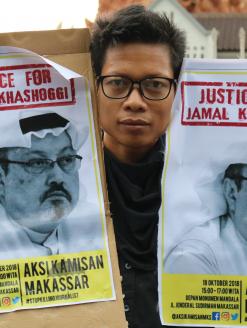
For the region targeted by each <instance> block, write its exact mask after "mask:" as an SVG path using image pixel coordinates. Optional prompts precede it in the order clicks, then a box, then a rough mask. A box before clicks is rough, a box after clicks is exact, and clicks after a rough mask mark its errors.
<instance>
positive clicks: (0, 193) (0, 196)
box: [0, 165, 6, 204]
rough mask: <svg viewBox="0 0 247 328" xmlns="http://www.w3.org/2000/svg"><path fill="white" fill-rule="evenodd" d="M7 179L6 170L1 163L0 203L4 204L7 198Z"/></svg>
mask: <svg viewBox="0 0 247 328" xmlns="http://www.w3.org/2000/svg"><path fill="white" fill-rule="evenodd" d="M5 179H6V174H5V171H4V169H3V168H2V166H1V165H0V204H3V201H4V198H5Z"/></svg>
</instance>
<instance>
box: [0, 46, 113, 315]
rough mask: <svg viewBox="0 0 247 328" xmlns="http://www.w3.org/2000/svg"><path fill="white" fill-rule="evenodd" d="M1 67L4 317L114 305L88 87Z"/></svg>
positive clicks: (50, 70) (15, 61)
mask: <svg viewBox="0 0 247 328" xmlns="http://www.w3.org/2000/svg"><path fill="white" fill-rule="evenodd" d="M0 63H1V64H0V134H1V137H0V186H1V188H0V204H1V206H0V222H1V225H0V227H1V229H0V240H1V244H0V312H9V311H14V310H18V309H30V308H40V307H51V306H58V305H69V304H77V303H85V302H94V301H105V300H112V299H115V291H114V287H113V280H112V271H111V264H110V257H109V249H108V242H107V234H106V227H105V211H104V202H103V195H102V187H101V181H100V174H99V165H98V158H97V151H96V141H95V133H96V132H95V130H94V123H93V114H92V107H91V99H90V91H89V85H88V82H87V80H86V79H85V78H84V77H81V76H80V75H78V74H77V73H74V72H72V71H70V70H68V69H66V68H64V67H61V66H60V65H58V64H56V63H53V62H51V61H49V60H47V59H44V58H42V57H40V56H38V55H36V54H34V53H31V52H28V51H26V50H24V49H19V48H14V47H0Z"/></svg>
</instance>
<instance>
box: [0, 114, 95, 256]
mask: <svg viewBox="0 0 247 328" xmlns="http://www.w3.org/2000/svg"><path fill="white" fill-rule="evenodd" d="M19 123H20V129H21V131H22V133H23V134H24V135H25V134H29V138H30V147H29V148H27V147H5V148H1V149H0V172H1V178H0V184H1V197H0V200H1V213H2V214H1V217H2V218H1V220H2V229H1V232H0V234H2V236H1V240H2V241H3V242H2V243H1V246H0V258H16V257H23V256H25V257H29V256H40V255H51V254H61V253H64V252H66V253H68V252H69V253H71V252H76V251H80V250H82V246H81V245H80V243H78V245H77V246H76V245H75V244H76V243H75V239H74V238H76V236H74V234H77V231H78V229H83V222H82V224H81V226H80V221H82V219H81V220H79V218H78V219H77V221H78V222H77V221H76V220H75V218H73V213H72V212H73V211H74V209H75V207H76V206H77V204H78V200H79V192H80V183H79V170H80V167H81V162H82V160H83V158H82V156H81V155H79V153H78V152H79V150H80V149H81V147H82V146H83V143H84V142H85V141H86V139H87V137H88V130H87V129H84V130H83V131H82V133H81V134H80V135H79V133H77V131H76V128H75V127H74V126H73V124H71V123H70V122H69V121H68V120H67V119H65V118H63V117H62V116H60V115H58V114H57V113H46V114H40V115H36V116H30V117H26V118H25V119H21V120H20V121H19ZM33 130H34V131H33ZM58 130H59V131H58ZM79 147H80V148H79ZM83 202H84V211H85V213H88V211H89V209H91V210H92V208H93V206H92V204H91V205H90V204H89V203H87V202H86V201H85V200H84V201H83ZM91 216H92V215H91ZM87 221H88V218H87ZM94 221H95V220H92V218H91V219H90V223H89V225H92V224H95V222H94ZM73 226H74V228H73ZM68 229H69V230H70V231H71V234H70V235H69V236H67V230H68ZM87 231H88V228H87ZM81 233H83V231H81ZM77 237H78V236H77ZM85 237H86V238H87V239H88V234H87V236H85ZM91 237H92V236H91ZM72 241H73V242H72ZM88 241H91V240H88ZM98 246H100V243H99V245H98Z"/></svg>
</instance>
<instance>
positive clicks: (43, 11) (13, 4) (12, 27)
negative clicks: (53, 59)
mask: <svg viewBox="0 0 247 328" xmlns="http://www.w3.org/2000/svg"><path fill="white" fill-rule="evenodd" d="M97 9H98V0H41V1H39V0H5V1H3V0H2V1H1V17H2V18H1V19H0V31H1V33H4V32H18V31H32V30H51V29H57V28H58V27H60V28H73V27H74V28H78V27H85V17H86V18H87V19H89V20H90V21H94V18H95V16H96V13H97Z"/></svg>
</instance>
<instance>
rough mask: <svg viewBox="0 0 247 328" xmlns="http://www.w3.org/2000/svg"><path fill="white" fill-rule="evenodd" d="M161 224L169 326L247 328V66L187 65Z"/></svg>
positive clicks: (164, 311)
mask: <svg viewBox="0 0 247 328" xmlns="http://www.w3.org/2000/svg"><path fill="white" fill-rule="evenodd" d="M172 116H173V117H172V123H171V126H170V128H169V130H168V132H167V144H166V156H165V164H164V170H163V177H162V206H161V209H160V225H159V300H160V313H161V317H162V323H163V324H174V325H188V326H202V325H205V326H211V327H212V326H236V325H238V326H242V325H243V326H246V325H247V277H246V275H247V147H246V145H247V61H246V60H196V59H195V60H192V59H191V60H185V62H184V64H183V68H182V73H181V77H180V82H179V84H178V90H177V94H176V99H175V102H174V106H173V111H172Z"/></svg>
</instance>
